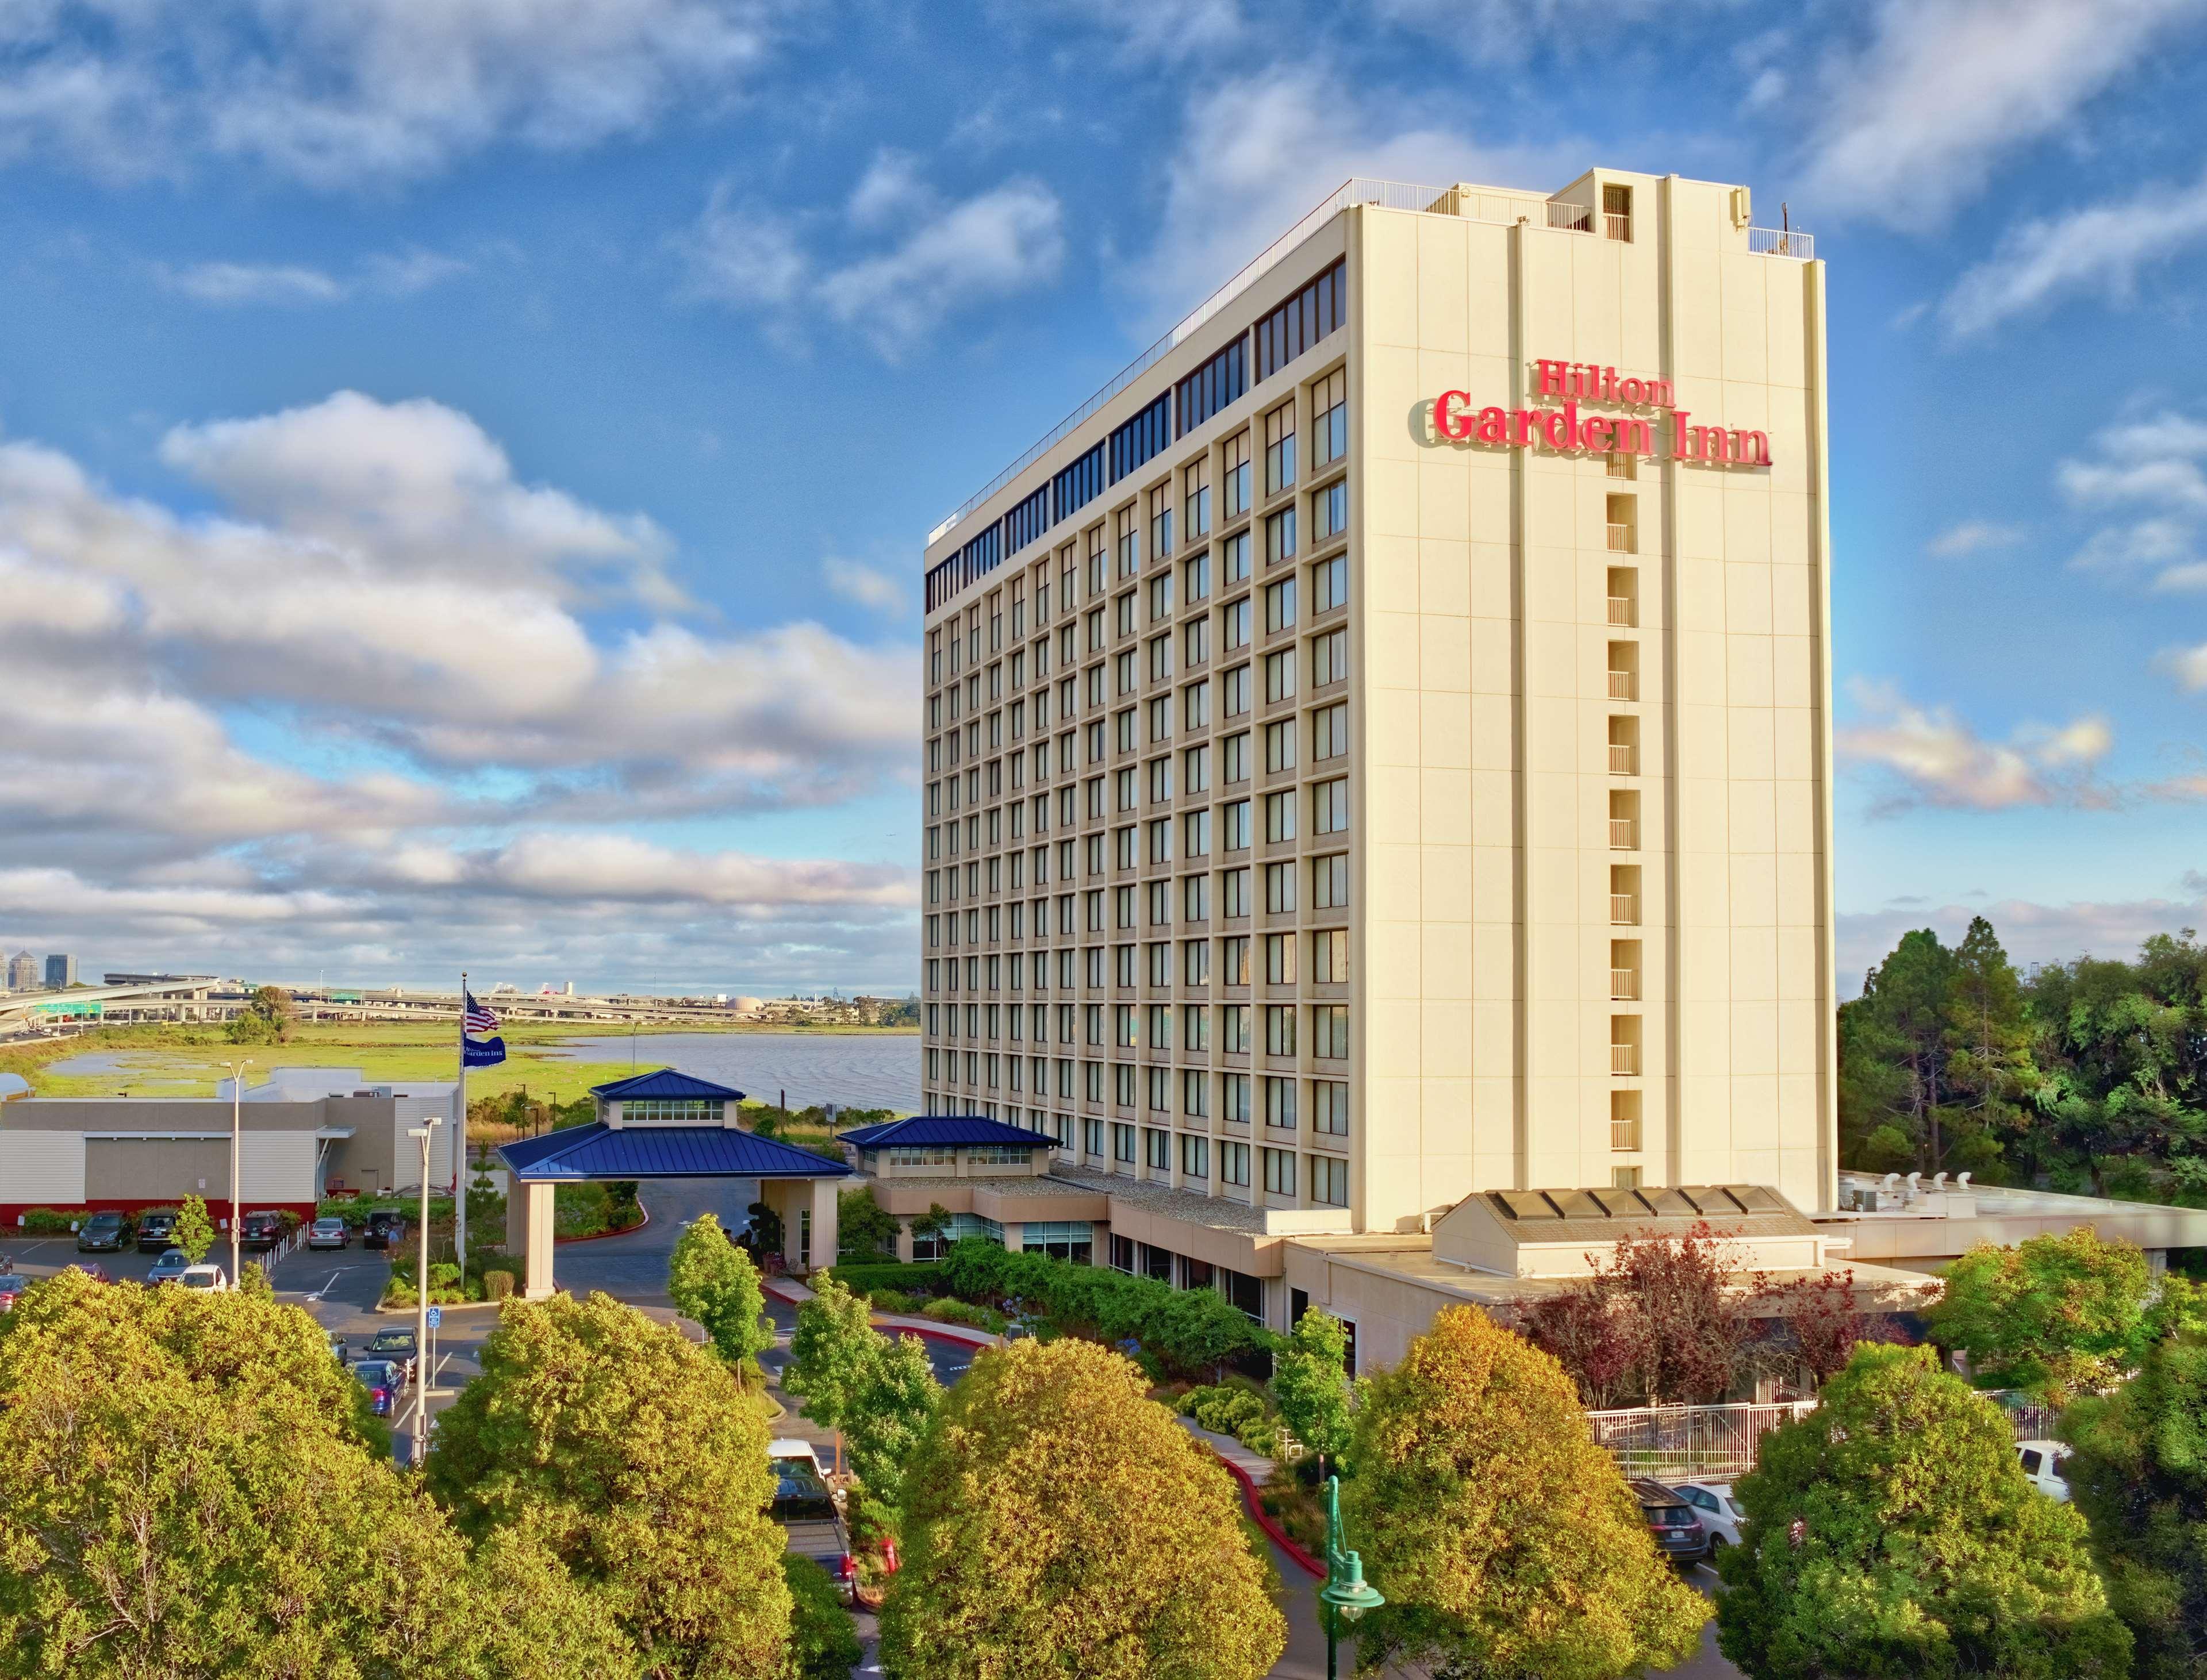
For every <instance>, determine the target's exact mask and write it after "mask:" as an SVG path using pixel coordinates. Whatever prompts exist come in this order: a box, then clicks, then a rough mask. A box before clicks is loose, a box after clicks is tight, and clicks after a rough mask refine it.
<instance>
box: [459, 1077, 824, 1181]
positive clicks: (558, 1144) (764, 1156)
mask: <svg viewBox="0 0 2207 1680" xmlns="http://www.w3.org/2000/svg"><path fill="white" fill-rule="evenodd" d="M654 1077H655V1076H654ZM677 1077H678V1078H679V1077H680V1076H679V1075H677ZM693 1083H696V1084H700V1085H702V1084H703V1081H702V1080H698V1081H693ZM706 1088H707V1089H708V1090H710V1091H719V1090H720V1089H721V1087H720V1086H718V1085H711V1086H707V1087H706ZM729 1094H730V1095H731V1096H733V1095H734V1093H733V1092H730V1093H729ZM498 1153H499V1159H500V1160H502V1161H504V1162H505V1164H506V1169H507V1170H508V1171H510V1172H511V1173H512V1175H514V1177H515V1178H517V1179H518V1180H520V1181H523V1182H524V1183H527V1182H529V1181H538V1182H542V1181H552V1182H554V1183H561V1184H578V1183H582V1182H584V1181H588V1180H592V1179H609V1178H610V1179H617V1178H847V1177H848V1176H850V1173H851V1169H850V1168H849V1167H847V1166H846V1165H845V1164H844V1163H842V1162H840V1161H830V1160H829V1159H828V1157H826V1156H824V1155H815V1154H814V1153H813V1152H812V1151H810V1150H809V1149H799V1148H798V1147H797V1145H794V1144H786V1143H783V1142H781V1140H780V1139H775V1138H762V1137H760V1136H759V1135H758V1134H757V1133H755V1132H742V1131H739V1130H737V1129H736V1128H735V1127H733V1126H627V1127H614V1126H606V1125H603V1124H601V1123H600V1122H598V1121H592V1122H591V1123H590V1124H589V1125H588V1126H570V1127H565V1128H564V1129H562V1130H560V1131H558V1132H547V1133H545V1134H544V1135H543V1136H542V1137H541V1138H523V1139H518V1140H517V1141H516V1142H513V1143H510V1144H505V1145H500V1146H499V1151H498Z"/></svg>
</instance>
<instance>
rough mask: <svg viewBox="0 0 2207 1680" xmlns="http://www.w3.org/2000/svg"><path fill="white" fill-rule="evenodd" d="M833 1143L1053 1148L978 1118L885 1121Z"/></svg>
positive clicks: (1039, 1136)
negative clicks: (992, 1145) (991, 1145)
mask: <svg viewBox="0 0 2207 1680" xmlns="http://www.w3.org/2000/svg"><path fill="white" fill-rule="evenodd" d="M835 1139H836V1141H837V1142H838V1143H846V1144H854V1145H857V1146H858V1148H860V1149H882V1148H884V1147H886V1146H887V1145H890V1144H913V1145H932V1146H934V1147H936V1148H943V1147H947V1146H954V1145H961V1144H996V1145H1003V1146H1005V1147H1008V1148H1013V1149H1018V1148H1026V1149H1044V1148H1048V1149H1056V1147H1057V1139H1056V1138H1053V1137H1052V1136H1050V1133H1047V1132H1030V1131H1028V1130H1027V1129H1026V1127H1021V1126H1008V1125H1007V1124H1005V1123H1004V1122H1003V1121H1001V1120H990V1119H987V1118H985V1117H984V1116H983V1115H912V1116H911V1117H910V1118H909V1119H906V1120H892V1121H884V1122H883V1123H882V1124H881V1125H879V1126H859V1127H853V1128H852V1130H850V1131H848V1132H839V1133H836V1134H835Z"/></svg>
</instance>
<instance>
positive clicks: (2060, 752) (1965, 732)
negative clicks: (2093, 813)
mask: <svg viewBox="0 0 2207 1680" xmlns="http://www.w3.org/2000/svg"><path fill="white" fill-rule="evenodd" d="M1851 698H1852V699H1853V702H1854V704H1855V707H1856V708H1857V710H1858V711H1860V712H1861V713H1863V714H1864V718H1865V720H1864V721H1863V722H1860V723H1856V724H1851V725H1849V726H1845V727H1844V728H1841V729H1839V730H1838V731H1836V732H1835V733H1834V737H1833V738H1834V741H1835V744H1837V746H1838V749H1839V756H1841V757H1842V758H1843V759H1845V761H1847V762H1850V763H1853V764H1861V765H1868V766H1872V767H1875V768H1879V769H1881V770H1883V771H1885V772H1887V773H1888V774H1890V776H1891V777H1892V778H1893V780H1894V782H1895V783H1896V784H1897V791H1896V792H1893V794H1892V795H1890V796H1889V797H1888V798H1886V799H1885V800H1884V801H1883V802H1882V804H1881V809H1883V810H1899V809H1901V808H1903V807H1905V806H1908V805H1912V804H1929V805H1941V806H1946V807H1948V808H1950V809H1954V810H2011V809H2013V808H2014V807H2017V806H2019V805H2086V806H2099V805H2106V804H2111V803H2113V802H2114V798H2115V797H2116V796H2115V795H2114V792H2113V791H2112V790H2110V789H2109V788H2108V787H2107V786H2105V785H2104V784H2102V782H2101V781H2100V780H2098V778H2097V776H2096V774H2095V770H2096V766H2097V765H2098V764H2099V762H2101V761H2102V759H2104V758H2105V757H2106V756H2107V755H2108V750H2109V749H2110V748H2111V747H2112V746H2113V745H2114V733H2113V732H2112V731H2111V730H2110V729H2109V728H2108V724H2107V721H2106V720H2105V719H2102V718H2098V717H2080V718H2077V719H2074V720H2072V721H2071V722H2069V723H2067V724H2064V725H2061V726H2057V727H2053V728H2048V727H2044V726H2036V725H2032V726H2025V727H2023V728H2020V729H2018V730H2017V731H2016V732H2014V733H2013V735H2012V736H2011V737H2010V738H2008V739H2007V741H2005V742H1995V741H1988V740H1985V739H1984V738H1982V737H1981V736H1979V735H1978V734H1977V732H1976V731H1975V730H1973V729H1972V728H1971V726H1969V725H1968V724H1966V723H1965V722H1963V721H1962V720H1960V719H1959V718H1957V717H1956V716H1955V715H1954V714H1953V711H1952V710H1951V709H1950V708H1947V707H1944V706H1938V707H1929V708H1927V707H1922V706H1917V705H1916V704H1914V703H1912V702H1910V701H1908V700H1907V699H1906V698H1905V697H1903V696H1902V695H1901V693H1900V692H1899V690H1898V689H1897V688H1895V687H1893V686H1892V685H1889V684H1873V683H1864V682H1857V683H1855V684H1853V685H1851Z"/></svg>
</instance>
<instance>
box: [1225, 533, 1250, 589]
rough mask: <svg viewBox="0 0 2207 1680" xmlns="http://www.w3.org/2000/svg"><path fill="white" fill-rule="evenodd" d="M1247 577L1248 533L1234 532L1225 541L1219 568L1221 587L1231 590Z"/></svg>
mask: <svg viewBox="0 0 2207 1680" xmlns="http://www.w3.org/2000/svg"><path fill="white" fill-rule="evenodd" d="M1248 576H1249V533H1248V532H1247V531H1236V532H1235V533H1234V535H1232V536H1229V537H1228V538H1227V539H1226V547H1225V553H1224V555H1223V558H1222V560H1221V563H1220V568H1219V577H1220V579H1221V585H1222V587H1223V588H1225V589H1232V588H1233V587H1234V586H1235V584H1236V583H1241V582H1243V581H1245V580H1246V579H1247V577H1248Z"/></svg>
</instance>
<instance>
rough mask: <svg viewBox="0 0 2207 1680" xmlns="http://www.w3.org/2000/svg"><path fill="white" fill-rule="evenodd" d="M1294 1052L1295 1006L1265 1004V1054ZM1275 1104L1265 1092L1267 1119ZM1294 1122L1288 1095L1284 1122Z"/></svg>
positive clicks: (1292, 1102)
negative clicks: (1286, 1116)
mask: <svg viewBox="0 0 2207 1680" xmlns="http://www.w3.org/2000/svg"><path fill="white" fill-rule="evenodd" d="M1294 1054H1295V1005H1294V1004H1292V1003H1268V1004H1266V1005H1265V1055H1294ZM1265 1083H1266V1084H1267V1085H1273V1084H1277V1083H1280V1081H1277V1080H1271V1079H1268V1080H1266V1081H1265ZM1290 1089H1292V1087H1290ZM1275 1106H1276V1104H1275V1103H1274V1102H1273V1099H1272V1097H1271V1095H1270V1094H1269V1093H1267V1095H1266V1097H1265V1109H1266V1111H1267V1118H1268V1119H1269V1118H1270V1114H1271V1109H1273V1108H1274V1107H1275ZM1279 1123H1280V1122H1278V1121H1273V1124H1275V1125H1277V1124H1279ZM1286 1124H1288V1125H1289V1126H1292V1125H1294V1124H1295V1098H1294V1097H1289V1099H1288V1118H1287V1121H1286Z"/></svg>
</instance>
